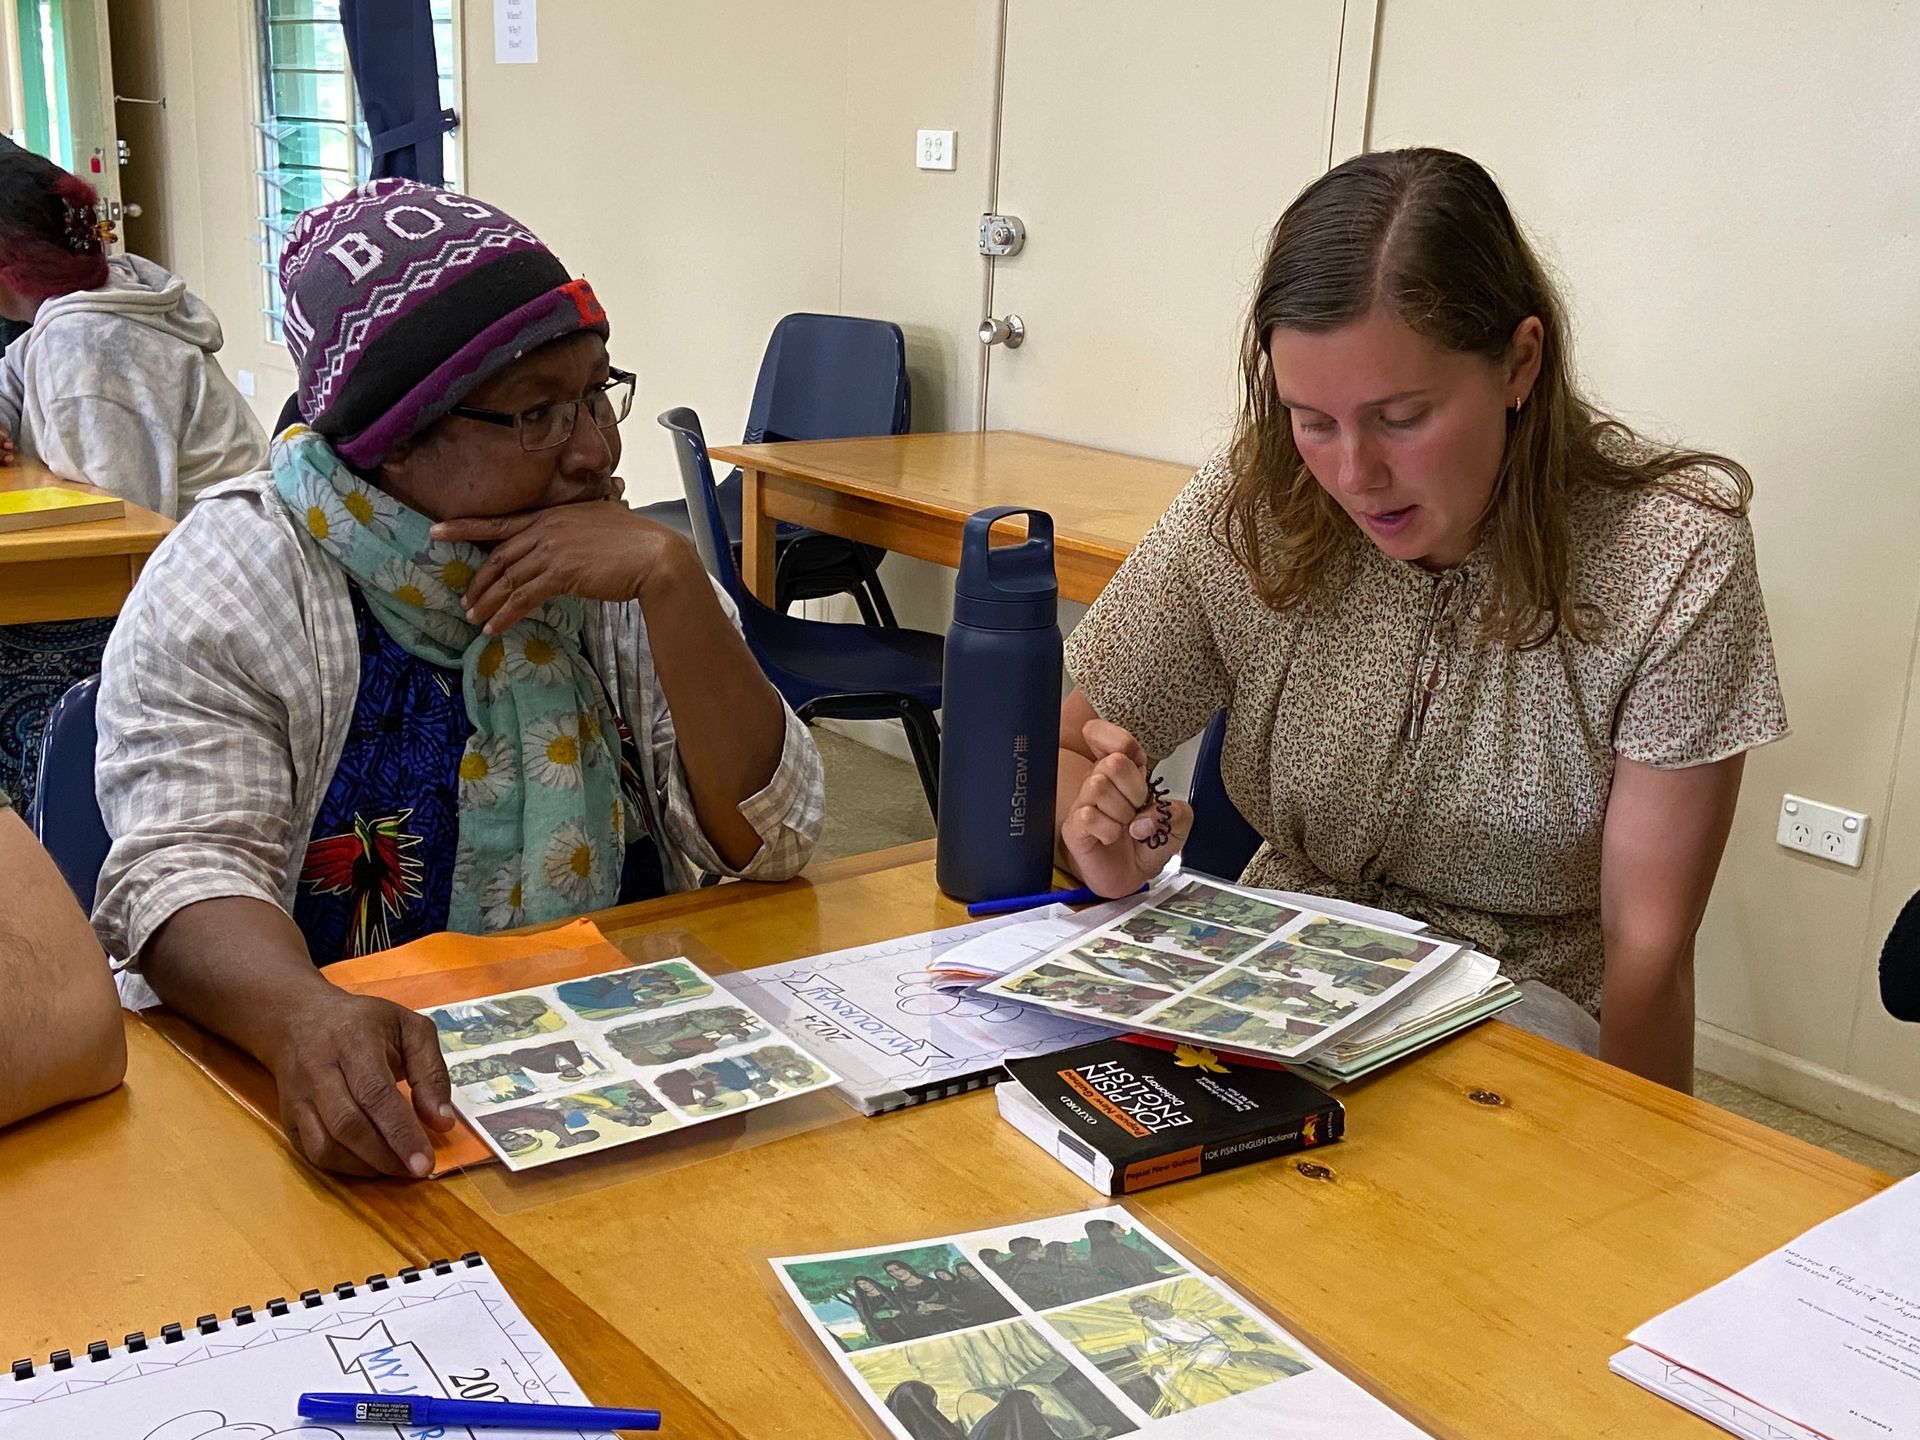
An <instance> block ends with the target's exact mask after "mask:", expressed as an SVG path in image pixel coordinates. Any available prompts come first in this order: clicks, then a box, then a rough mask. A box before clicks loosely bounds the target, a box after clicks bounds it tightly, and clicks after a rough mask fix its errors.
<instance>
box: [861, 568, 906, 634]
mask: <svg viewBox="0 0 1920 1440" xmlns="http://www.w3.org/2000/svg"><path fill="white" fill-rule="evenodd" d="M853 563H854V567H855V568H856V569H858V570H859V572H860V589H859V590H858V591H857V592H856V593H857V594H863V595H867V596H871V597H872V602H873V609H874V610H875V611H876V612H878V614H879V617H880V618H879V628H880V629H882V630H898V629H899V628H900V622H899V621H898V620H896V619H894V618H893V606H892V605H891V604H889V603H888V601H887V592H886V590H885V588H884V587H883V586H882V585H881V584H880V567H879V566H878V565H875V564H874V563H873V562H872V561H871V560H869V559H867V557H866V552H864V551H862V550H855V551H854V552H853ZM867 608H868V607H867V606H866V605H865V604H862V605H861V607H860V613H861V614H863V615H864V614H866V613H867ZM874 623H875V622H874V621H872V620H869V621H867V624H868V625H869V626H872V625H873V624H874Z"/></svg>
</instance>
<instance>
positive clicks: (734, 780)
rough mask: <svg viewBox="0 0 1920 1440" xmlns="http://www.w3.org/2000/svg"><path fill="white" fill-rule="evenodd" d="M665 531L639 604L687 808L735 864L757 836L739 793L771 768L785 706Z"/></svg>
mask: <svg viewBox="0 0 1920 1440" xmlns="http://www.w3.org/2000/svg"><path fill="white" fill-rule="evenodd" d="M670 539H671V541H672V543H671V544H668V543H666V542H663V544H662V548H663V550H664V553H663V555H662V556H661V558H660V563H659V564H658V565H657V566H655V567H654V568H653V569H652V570H650V572H649V576H648V580H647V583H646V584H645V585H644V586H643V587H642V589H641V592H640V608H641V611H642V613H644V614H645V615H646V617H647V639H648V643H649V644H650V645H651V646H652V647H653V663H654V668H655V669H656V670H657V671H658V672H659V675H660V688H661V689H662V690H664V691H665V692H666V696H667V709H668V710H669V711H670V712H671V713H672V715H673V733H674V736H675V739H676V742H677V744H678V746H679V750H680V763H681V766H682V767H683V768H684V769H685V771H686V773H687V787H688V789H689V790H691V791H692V793H693V808H694V813H695V814H696V815H698V816H699V818H700V828H701V829H702V830H704V831H706V833H707V838H708V839H709V840H711V841H712V842H713V848H714V849H715V850H716V851H718V852H719V854H720V858H721V859H723V860H725V861H726V862H727V863H728V864H729V865H731V866H733V867H734V868H735V869H739V868H740V867H742V866H744V865H745V864H746V863H747V862H748V861H750V860H751V859H753V857H754V855H755V853H756V852H757V851H758V850H759V849H760V844H761V841H760V835H759V832H757V831H756V830H755V829H754V828H753V826H752V825H751V824H750V823H749V822H748V821H747V819H746V817H745V816H743V815H742V814H741V813H740V803H741V801H743V800H746V799H748V798H749V797H751V796H753V795H757V794H758V793H759V792H760V791H761V790H764V789H765V788H766V786H767V784H768V782H770V781H771V780H772V779H773V773H774V771H775V770H777V769H779V768H780V755H781V751H782V749H783V747H784V746H785V743H786V734H787V715H786V707H785V705H783V704H782V703H781V700H780V692H779V691H777V690H775V689H774V688H773V685H772V683H771V682H769V681H768V679H767V677H766V675H765V674H764V673H763V672H762V671H761V669H760V666H759V663H758V662H757V661H755V660H754V658H753V652H752V651H750V650H748V649H747V642H746V641H745V639H743V638H742V637H741V634H740V632H739V631H738V630H736V629H734V627H733V622H732V621H731V620H729V619H728V618H727V612H726V611H724V610H722V609H721V608H720V602H719V600H718V599H717V598H716V597H715V595H714V593H713V585H712V582H710V581H709V580H708V579H707V572H706V570H705V569H704V568H703V567H702V565H701V564H700V557H699V555H698V554H697V553H695V551H694V548H693V547H692V546H691V545H689V544H687V543H686V542H685V541H684V540H680V539H679V537H677V536H674V537H670Z"/></svg>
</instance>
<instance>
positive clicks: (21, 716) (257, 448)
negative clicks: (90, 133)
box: [0, 140, 267, 803]
mask: <svg viewBox="0 0 1920 1440" xmlns="http://www.w3.org/2000/svg"><path fill="white" fill-rule="evenodd" d="M96 205H97V197H96V196H95V194H94V191H93V187H92V186H90V185H88V184H87V183H86V182H85V181H84V180H81V179H80V178H79V177H78V176H75V175H70V174H68V173H67V172H66V171H65V170H62V169H61V168H60V167H59V166H57V165H55V164H54V163H53V162H52V161H50V160H46V159H44V158H42V157H41V156H38V155H35V154H33V153H32V152H31V151H28V150H23V149H21V148H20V147H19V146H17V145H14V144H12V143H11V142H10V141H6V140H0V317H4V318H5V319H7V320H10V321H14V322H16V323H24V324H26V325H27V327H28V328H27V330H26V332H25V333H24V334H21V335H19V336H18V337H17V338H16V339H14V340H13V342H12V343H11V344H9V345H8V346H7V349H6V354H5V358H4V359H0V462H8V461H11V459H12V457H13V455H14V454H18V455H21V456H24V457H27V458H29V459H37V460H39V461H40V462H41V463H43V464H44V465H46V467H47V468H48V469H50V470H52V471H53V472H54V473H55V474H57V475H60V476H62V477H64V478H66V479H70V480H82V481H86V482H87V483H89V484H92V485H98V486H100V487H101V488H102V489H105V490H110V491H112V492H113V493H114V494H116V495H119V496H121V497H122V498H123V499H126V500H130V501H132V502H133V503H134V504H136V505H141V506H144V507H145V508H147V509H149V510H153V511H157V512H158V513H160V514H162V515H165V516H166V517H167V518H168V519H170V520H178V519H181V518H183V517H184V515H185V514H186V512H187V510H188V508H189V507H190V506H191V505H192V504H193V502H194V500H195V499H196V498H197V497H198V496H199V495H200V493H201V492H202V491H204V490H206V489H207V488H208V487H209V486H212V485H215V484H217V483H219V482H220V481H222V480H227V479H231V478H233V477H234V476H236V475H245V474H248V473H249V472H251V471H254V470H258V469H260V468H261V467H262V466H263V465H265V463H266V457H267V438H266V435H265V433H264V432H263V431H262V429H261V427H260V423H259V422H258V421H257V420H255V419H254V417H253V414H252V412H251V411H249V410H248V408H247V404H246V402H245V401H244V400H243V399H241V397H240V393H239V391H237V390H236V389H234V387H233V383H232V382H231V381H230V380H228V378H227V376H226V373H225V372H224V371H223V370H222V369H221V368H220V362H219V361H218V360H217V359H216V358H214V357H215V352H217V351H218V350H219V349H220V346H221V341H222V336H221V333H220V322H219V321H218V320H216V319H215V318H214V315H213V312H212V311H211V310H209V309H208V308H207V306H206V304H205V303H204V302H202V301H201V300H200V299H199V298H198V297H197V296H194V295H192V294H190V293H189V292H188V290H187V287H186V285H185V284H184V283H183V282H182V281H181V280H180V279H179V278H178V277H177V276H174V275H171V274H169V273H168V272H167V271H166V270H165V269H163V268H162V267H160V266H158V265H155V264H154V263H153V262H152V261H150V260H144V259H141V258H140V257H138V256H112V257H109V256H108V255H107V253H106V247H105V245H104V243H103V241H102V236H101V233H100V230H99V228H98V227H97V225H96V222H95V215H96ZM112 623H113V622H112V621H111V620H62V621H53V622H50V623H46V624H38V625H11V626H0V789H7V790H11V791H12V792H13V793H14V794H15V796H16V797H17V798H19V799H20V800H21V801H22V802H23V803H24V802H25V801H26V800H27V798H28V797H29V796H30V794H31V792H32V790H33V788H34V776H33V764H34V760H33V757H34V756H35V755H36V754H37V753H38V750H39V744H40V734H41V731H42V730H43V729H44V728H45V726H46V720H47V715H48V713H49V711H50V710H51V709H52V707H53V704H54V702H55V701H56V700H58V699H59V697H60V696H61V695H62V694H64V693H65V692H66V690H67V688H68V687H69V686H70V685H72V684H73V683H74V682H75V681H77V680H80V679H84V678H85V677H86V676H89V675H92V674H95V673H97V672H98V671H99V669H100V655H101V651H102V649H103V647H104V646H105V645H106V640H107V634H108V632H109V631H110V630H111V628H112Z"/></svg>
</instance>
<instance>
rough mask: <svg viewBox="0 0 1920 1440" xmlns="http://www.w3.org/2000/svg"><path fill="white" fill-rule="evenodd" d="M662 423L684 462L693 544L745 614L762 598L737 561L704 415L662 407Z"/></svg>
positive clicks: (676, 456) (682, 485) (675, 452)
mask: <svg viewBox="0 0 1920 1440" xmlns="http://www.w3.org/2000/svg"><path fill="white" fill-rule="evenodd" d="M659 419H660V424H661V425H662V426H663V427H664V428H665V429H666V430H668V431H669V432H671V434H672V435H673V458H674V459H675V460H676V461H678V462H679V465H680V488H681V489H682V490H683V491H684V492H686V497H687V519H688V521H689V522H691V524H692V526H693V547H694V549H696V550H698V551H699V552H700V563H701V564H703V565H705V566H706V567H707V573H708V574H709V575H711V576H713V578H714V579H716V580H718V581H719V582H720V585H721V588H722V589H724V590H725V591H726V592H727V594H728V595H730V596H731V597H732V598H733V603H734V604H735V605H738V606H739V607H740V612H741V614H742V615H743V616H744V615H745V614H746V613H747V611H748V608H749V607H750V606H752V605H756V604H758V603H759V602H758V601H756V600H754V599H753V597H752V596H750V595H748V594H747V590H746V586H744V585H742V584H741V583H740V572H739V571H738V570H737V569H735V568H734V564H733V542H732V541H731V540H729V539H728V538H727V522H726V521H725V519H724V518H722V516H721V514H720V497H719V496H718V495H717V494H716V493H715V492H714V483H713V461H712V460H711V459H709V458H708V456H707V437H706V435H705V434H704V433H703V432H702V431H701V429H700V417H699V416H698V415H696V414H695V413H694V412H693V411H692V410H690V409H688V408H687V407H686V406H685V405H678V406H675V407H674V408H673V409H671V410H665V411H662V412H661V414H660V417H659Z"/></svg>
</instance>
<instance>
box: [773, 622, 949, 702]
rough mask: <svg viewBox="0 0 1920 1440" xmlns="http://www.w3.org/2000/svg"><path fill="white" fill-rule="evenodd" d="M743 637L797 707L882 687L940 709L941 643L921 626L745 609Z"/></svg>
mask: <svg viewBox="0 0 1920 1440" xmlns="http://www.w3.org/2000/svg"><path fill="white" fill-rule="evenodd" d="M747 633H748V639H749V641H750V643H751V644H752V646H753V649H754V651H755V652H756V653H757V654H758V655H759V657H760V664H761V667H762V668H763V669H764V670H765V671H766V672H767V678H768V679H770V680H772V681H773V683H774V688H775V689H777V690H779V692H780V693H781V694H782V695H784V696H786V698H787V702H788V703H789V704H791V705H793V706H794V707H795V708H796V709H797V708H798V707H800V706H801V705H805V704H808V703H810V702H812V701H814V700H818V699H821V698H823V697H824V696H828V695H845V694H849V693H853V692H857V691H863V690H885V691H889V692H891V693H892V694H895V695H904V696H906V697H907V698H908V699H909V700H912V701H914V702H916V703H917V704H921V705H924V706H926V707H927V708H928V709H929V710H937V709H939V708H940V675H941V667H942V664H943V663H944V662H943V658H942V657H943V655H944V650H945V646H944V642H943V641H942V640H941V638H940V637H939V636H938V635H929V634H927V633H926V632H925V631H923V630H870V629H867V628H866V627H864V626H860V625H836V624H828V623H827V622H825V621H820V620H803V619H801V618H799V617H798V616H794V615H782V614H780V613H779V612H778V611H775V610H767V609H764V608H761V609H757V610H754V611H752V612H749V614H748V616H747Z"/></svg>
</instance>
